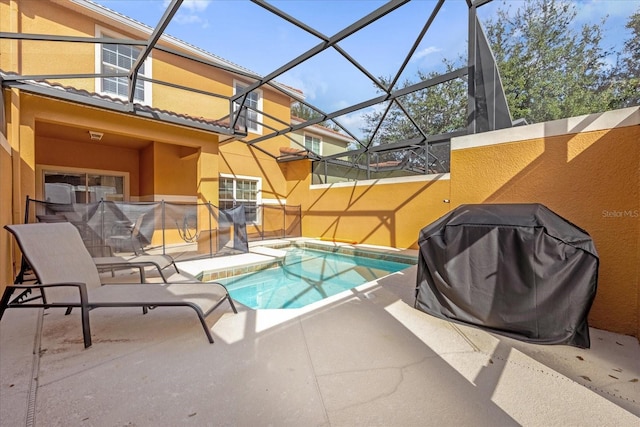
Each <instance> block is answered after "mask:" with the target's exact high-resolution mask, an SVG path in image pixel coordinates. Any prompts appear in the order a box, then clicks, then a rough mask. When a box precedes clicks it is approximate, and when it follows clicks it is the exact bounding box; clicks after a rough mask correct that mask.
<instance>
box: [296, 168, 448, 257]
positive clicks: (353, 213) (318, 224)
mask: <svg viewBox="0 0 640 427" xmlns="http://www.w3.org/2000/svg"><path fill="white" fill-rule="evenodd" d="M449 191H450V183H449V177H448V175H443V176H431V177H427V178H425V179H424V180H420V181H414V182H411V181H408V182H407V181H405V182H402V183H400V182H399V183H387V182H382V181H363V182H360V183H359V184H358V185H347V186H340V185H337V184H334V185H332V186H317V188H312V189H311V190H310V191H309V196H308V198H307V200H306V203H305V204H304V205H303V219H302V224H303V232H304V234H305V235H306V236H312V237H320V238H324V239H329V240H331V239H336V240H338V241H348V242H357V243H368V244H373V245H384V246H393V247H399V248H409V247H417V240H418V231H419V230H420V229H421V228H422V227H424V226H425V225H427V224H429V223H430V222H431V221H433V220H435V219H437V218H439V217H440V216H442V215H443V214H444V213H446V212H447V211H448V210H449V205H448V204H447V203H445V202H444V200H446V199H449Z"/></svg>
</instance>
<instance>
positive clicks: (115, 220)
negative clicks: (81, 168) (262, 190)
mask: <svg viewBox="0 0 640 427" xmlns="http://www.w3.org/2000/svg"><path fill="white" fill-rule="evenodd" d="M24 221H25V223H34V222H61V221H64V222H70V223H72V224H73V225H75V226H76V228H77V229H78V231H79V232H80V235H81V236H82V240H83V241H84V243H85V245H86V246H87V248H88V249H89V251H90V252H91V253H92V255H93V256H111V255H118V254H120V253H123V254H126V253H135V254H140V253H162V254H169V255H171V256H173V257H174V259H176V260H180V261H184V260H187V259H196V258H206V257H213V256H222V255H233V254H238V253H243V252H248V243H249V242H250V241H256V240H265V239H279V238H288V237H300V236H301V235H302V226H301V224H302V223H301V208H300V206H281V205H257V206H256V205H255V204H254V205H252V206H248V207H247V206H245V205H243V204H239V205H237V206H235V207H232V208H229V209H220V208H218V207H217V206H215V205H213V204H211V203H175V202H166V201H160V202H118V201H104V200H101V201H99V202H95V203H71V204H60V203H50V202H46V201H41V200H35V199H31V198H29V197H27V201H26V208H25V218H24Z"/></svg>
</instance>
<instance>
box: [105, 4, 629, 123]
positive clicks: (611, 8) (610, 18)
mask: <svg viewBox="0 0 640 427" xmlns="http://www.w3.org/2000/svg"><path fill="white" fill-rule="evenodd" d="M93 1H95V2H96V3H99V4H102V5H104V6H106V7H108V8H109V9H112V10H114V11H116V12H119V13H121V14H123V15H126V16H128V17H131V18H133V19H135V20H137V21H140V22H142V23H144V24H146V25H148V26H151V27H155V25H156V24H157V23H158V22H159V20H160V18H161V17H162V15H163V13H164V11H165V10H166V7H167V6H168V5H169V4H170V1H169V0H93ZM571 1H574V2H575V3H576V6H577V11H578V15H577V17H576V20H575V25H578V26H581V25H583V24H596V23H598V24H599V23H600V22H601V20H602V18H604V17H607V20H606V25H605V26H604V28H603V30H604V31H603V32H604V39H603V47H606V48H607V47H615V46H617V47H618V50H619V48H620V46H621V45H622V42H623V40H624V39H625V38H626V37H627V36H628V34H629V33H628V30H626V29H625V27H624V26H625V24H626V22H627V20H628V18H629V16H631V15H632V14H633V13H635V12H637V11H640V0H571ZM523 2H524V0H506V1H505V0H494V1H493V2H491V3H489V4H487V5H484V6H482V7H480V8H479V9H478V14H479V16H480V18H481V19H491V18H492V17H495V11H496V9H498V8H505V6H506V5H509V6H510V7H511V9H512V10H515V9H516V8H517V7H519V6H520V5H521V4H522V3H523ZM269 3H270V4H272V5H273V6H275V7H277V8H278V9H280V10H282V11H283V12H285V13H287V14H288V15H290V16H292V17H294V18H295V19H297V20H299V21H301V22H304V23H305V24H307V25H309V26H311V27H313V28H314V29H315V30H317V31H320V32H321V33H322V34H323V35H325V36H329V37H331V36H334V35H336V34H337V33H339V32H340V31H341V30H343V29H345V28H347V27H348V26H350V25H351V24H353V23H354V22H356V21H357V20H359V19H360V18H362V17H364V16H366V15H367V14H369V13H371V12H372V11H374V10H376V9H377V8H379V7H381V6H383V5H384V4H385V3H386V1H381V0H273V1H269ZM435 5H436V1H435V0H413V1H411V2H410V3H408V4H406V5H403V6H402V7H400V8H399V9H397V10H395V11H393V12H391V13H389V14H387V15H386V16H384V17H383V18H381V19H380V20H378V21H376V22H374V23H373V24H371V25H369V26H367V27H365V28H364V29H362V30H360V31H358V32H356V33H354V34H353V35H351V36H349V37H348V38H346V39H344V40H343V41H341V42H340V43H339V46H340V47H341V48H342V49H343V50H345V51H346V52H347V53H348V54H349V55H351V56H352V57H353V58H354V59H355V60H356V61H357V62H359V63H360V64H361V65H362V66H364V67H365V68H366V69H367V70H368V71H369V72H370V73H371V74H372V75H374V76H375V77H382V76H383V77H395V74H396V73H397V71H398V70H399V69H400V66H401V64H402V63H403V61H404V60H405V58H406V57H407V55H408V53H409V51H410V49H411V47H412V45H413V43H414V42H415V40H416V38H417V36H418V35H419V33H420V31H421V30H422V29H423V26H424V25H425V23H426V22H427V20H428V18H429V16H430V15H431V13H432V11H433V9H434V7H435ZM467 11H468V9H467V5H466V1H464V0H448V1H445V3H444V5H443V7H442V9H441V10H440V12H439V13H438V14H437V16H436V18H435V20H434V21H433V23H432V25H431V27H430V28H429V31H428V32H427V34H426V36H425V37H424V39H423V40H422V42H421V43H420V45H419V46H418V47H417V49H416V51H415V53H414V55H413V56H412V57H411V60H410V61H409V63H408V64H407V66H406V69H405V71H404V73H403V74H402V76H401V78H400V81H401V82H402V81H406V80H409V81H416V80H417V72H418V70H420V71H421V72H423V73H429V72H433V71H443V70H444V65H443V60H445V59H446V60H449V61H458V62H459V60H460V58H464V57H465V56H466V49H467V26H468V22H467V19H468V12H467ZM166 33H167V34H170V35H172V36H174V37H177V38H178V39H180V40H183V41H186V42H188V43H190V44H192V45H195V46H197V47H199V48H201V49H204V50H206V51H207V52H210V53H212V54H215V55H217V56H219V57H221V58H223V59H225V60H227V61H230V62H233V63H235V64H238V65H240V66H242V67H244V68H247V69H249V70H251V71H253V72H255V73H257V74H260V75H263V76H264V75H267V74H269V73H271V72H273V71H274V70H277V69H278V68H279V67H281V66H283V65H284V64H286V63H288V62H289V61H291V60H293V59H295V58H296V57H298V56H299V55H301V54H303V53H304V52H306V51H307V50H309V49H311V48H312V47H314V46H316V45H318V44H319V43H320V39H318V38H317V37H315V36H313V35H311V34H309V33H307V32H305V31H303V30H301V29H299V28H297V27H296V26H294V25H292V24H290V23H289V22H287V21H285V20H283V19H281V18H279V17H277V16H275V15H274V14H272V13H271V12H268V11H266V10H265V9H263V8H262V7H260V6H258V5H256V4H254V3H251V2H249V1H246V0H185V1H184V2H183V4H182V6H181V7H180V10H179V11H178V13H177V14H176V16H175V17H174V19H173V20H172V22H171V23H170V25H169V26H168V28H167V30H166ZM611 61H613V59H611ZM275 80H276V81H277V82H280V83H283V84H286V85H288V86H291V87H294V88H296V89H299V90H301V91H303V93H304V94H305V99H306V101H307V102H309V103H311V104H313V105H315V106H317V107H319V108H320V109H322V110H323V111H324V112H326V113H330V112H333V111H336V110H339V109H342V108H345V107H348V106H351V105H354V104H356V103H358V102H362V101H365V100H368V99H371V98H374V97H376V96H378V95H379V92H377V91H376V88H375V86H374V84H373V83H372V81H371V80H370V79H369V78H368V77H366V76H365V75H364V74H362V73H361V72H360V71H358V70H357V69H356V68H355V67H354V66H353V65H352V64H350V63H349V62H348V61H347V60H345V59H344V57H342V56H341V55H340V54H339V53H337V52H336V51H335V50H334V49H328V50H325V51H324V52H322V53H320V54H318V55H316V56H314V57H313V58H312V59H310V60H308V61H306V62H305V63H303V64H301V65H300V66H297V67H295V68H294V69H292V70H290V71H288V72H286V73H284V74H281V75H279V76H277V77H276V79H275ZM362 120H363V119H362V111H361V112H357V113H353V114H350V115H348V116H343V117H341V118H340V122H341V123H342V124H343V125H346V126H347V127H348V128H349V129H350V130H352V131H354V133H359V132H358V129H359V128H360V127H361V126H362V123H363V121H362Z"/></svg>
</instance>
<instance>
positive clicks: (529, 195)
mask: <svg viewBox="0 0 640 427" xmlns="http://www.w3.org/2000/svg"><path fill="white" fill-rule="evenodd" d="M639 141H640V126H638V125H633V126H626V127H620V128H616V129H607V130H599V131H591V132H582V133H579V134H576V133H570V134H566V135H560V136H553V137H550V138H536V139H529V140H522V141H518V142H511V143H506V144H497V145H488V146H481V147H473V148H468V149H461V150H454V151H453V152H452V155H451V164H452V166H451V175H452V181H451V183H452V188H451V201H452V207H453V206H456V205H459V204H463V203H518V202H523V203H526V202H539V203H542V204H544V205H546V206H547V207H549V208H551V209H552V210H554V211H555V212H557V213H558V214H560V215H561V216H563V217H565V218H566V219H568V220H569V221H571V222H573V223H574V224H576V225H578V226H580V227H581V228H583V229H585V230H586V231H587V232H588V233H589V234H590V235H591V237H592V238H593V240H594V242H595V245H596V249H597V250H598V254H599V256H600V271H599V284H598V292H597V297H596V300H595V302H594V305H593V308H592V310H591V314H590V321H591V324H592V325H593V326H595V327H599V328H603V329H608V330H614V331H616V332H620V333H625V334H632V335H636V336H640V333H639V332H640V320H639V319H638V316H639V312H638V310H639V301H640V287H639V276H640V271H639V270H640V257H639V256H638V254H639V253H640V194H639V191H640V190H639V189H640V143H639ZM471 183H473V184H472V185H470V184H471Z"/></svg>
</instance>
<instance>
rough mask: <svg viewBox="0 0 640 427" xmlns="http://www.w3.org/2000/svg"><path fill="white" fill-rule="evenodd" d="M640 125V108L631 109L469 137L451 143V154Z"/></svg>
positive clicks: (462, 137)
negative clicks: (457, 151) (454, 151)
mask: <svg viewBox="0 0 640 427" xmlns="http://www.w3.org/2000/svg"><path fill="white" fill-rule="evenodd" d="M639 124H640V107H629V108H623V109H620V110H613V111H605V112H604V113H596V114H586V115H583V116H577V117H570V118H567V119H560V120H553V121H550V122H544V123H535V124H532V125H526V126H516V127H512V128H508V129H500V130H495V131H491V132H484V133H480V134H476V135H465V136H459V137H456V138H452V139H451V150H452V151H453V150H464V149H467V148H475V147H484V146H489V145H497V144H505V143H509V142H518V141H525V140H530V139H540V138H550V137H554V136H559V135H567V134H575V133H582V132H594V131H601V130H607V129H614V128H620V127H626V126H635V125H639Z"/></svg>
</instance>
